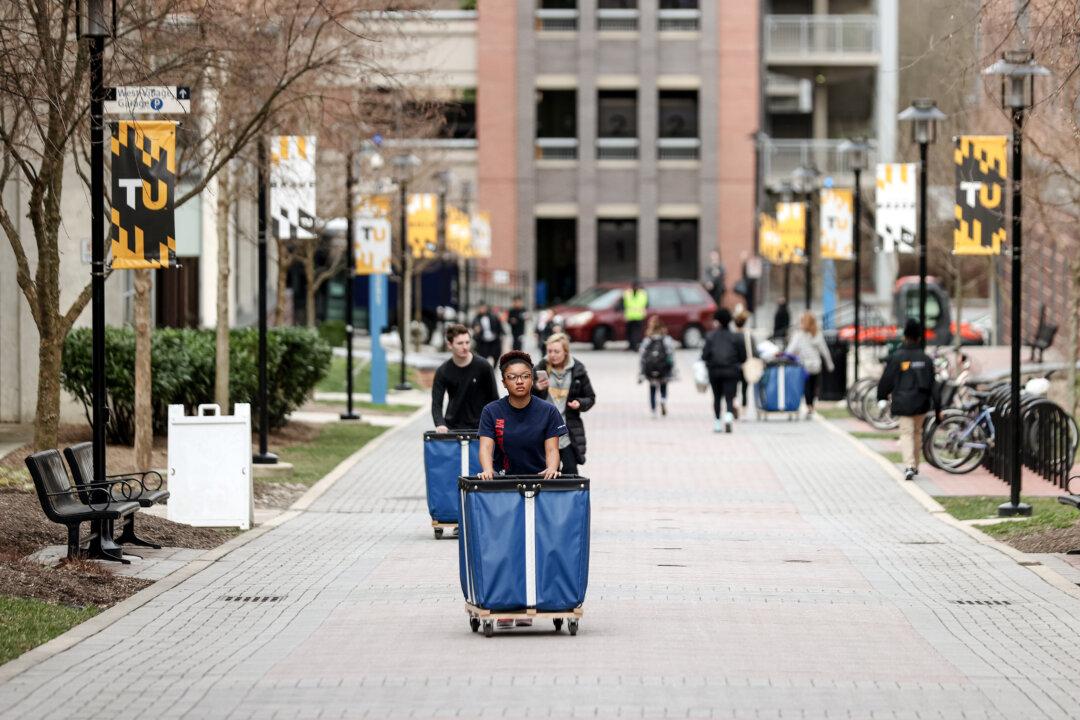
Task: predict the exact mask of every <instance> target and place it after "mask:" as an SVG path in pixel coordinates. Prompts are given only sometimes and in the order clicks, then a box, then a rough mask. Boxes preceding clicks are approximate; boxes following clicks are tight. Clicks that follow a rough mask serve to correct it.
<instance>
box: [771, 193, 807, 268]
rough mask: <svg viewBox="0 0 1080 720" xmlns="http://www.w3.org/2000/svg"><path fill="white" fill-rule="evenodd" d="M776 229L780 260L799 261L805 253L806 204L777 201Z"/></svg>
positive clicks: (786, 261)
mask: <svg viewBox="0 0 1080 720" xmlns="http://www.w3.org/2000/svg"><path fill="white" fill-rule="evenodd" d="M776 229H777V232H779V233H780V262H782V263H794V264H798V263H801V262H802V261H803V255H805V254H806V205H804V204H803V203H801V202H782V203H777V204H776Z"/></svg>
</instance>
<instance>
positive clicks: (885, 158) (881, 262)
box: [874, 0, 900, 304]
mask: <svg viewBox="0 0 1080 720" xmlns="http://www.w3.org/2000/svg"><path fill="white" fill-rule="evenodd" d="M899 5H900V3H899V0H878V3H877V8H878V37H879V43H880V49H881V61H880V63H879V64H878V73H877V118H876V123H875V124H876V126H877V127H876V130H877V146H878V162H895V160H896V113H897V102H898V100H897V96H898V94H899V77H900V51H899V38H898V33H899V27H900V25H899ZM896 273H897V258H896V256H895V255H887V254H885V253H878V255H877V262H876V263H875V264H874V287H875V291H876V293H875V294H876V296H877V301H878V302H879V303H882V304H888V303H889V302H890V301H891V299H892V291H893V285H894V284H895V282H896Z"/></svg>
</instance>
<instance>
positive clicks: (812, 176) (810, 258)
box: [791, 164, 821, 312]
mask: <svg viewBox="0 0 1080 720" xmlns="http://www.w3.org/2000/svg"><path fill="white" fill-rule="evenodd" d="M820 177H821V173H820V172H819V171H818V169H817V168H816V167H815V166H814V165H813V164H810V165H800V166H799V167H797V168H795V170H794V171H793V172H792V173H791V185H792V188H793V189H794V191H795V194H796V195H799V196H801V197H803V198H805V200H806V215H805V221H806V238H805V241H804V242H803V246H804V248H805V249H804V251H803V255H804V258H805V260H806V281H805V287H806V311H807V312H810V308H811V304H812V303H813V298H814V268H813V264H814V223H813V209H812V205H813V198H814V193H815V192H816V191H817V186H818V179H819V178H820Z"/></svg>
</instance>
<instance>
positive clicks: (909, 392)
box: [877, 343, 937, 417]
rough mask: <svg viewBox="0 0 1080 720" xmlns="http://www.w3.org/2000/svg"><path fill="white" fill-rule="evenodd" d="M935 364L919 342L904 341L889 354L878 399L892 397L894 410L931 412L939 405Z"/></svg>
mask: <svg viewBox="0 0 1080 720" xmlns="http://www.w3.org/2000/svg"><path fill="white" fill-rule="evenodd" d="M934 390H935V384H934V363H933V361H932V360H931V359H930V357H929V356H928V355H927V354H926V353H925V352H924V351H923V350H922V348H920V347H919V346H917V345H909V344H907V343H904V344H903V345H901V346H900V347H899V348H897V349H896V352H894V353H893V354H892V355H890V356H889V361H888V362H887V363H886V364H885V372H884V373H882V374H881V380H879V381H878V387H877V397H878V400H887V399H889V398H890V397H891V398H892V408H891V409H890V412H891V413H892V414H893V415H895V416H900V417H911V416H913V415H922V414H924V413H928V412H930V410H931V409H932V408H934V407H935V406H936V405H937V396H936V394H935V392H934Z"/></svg>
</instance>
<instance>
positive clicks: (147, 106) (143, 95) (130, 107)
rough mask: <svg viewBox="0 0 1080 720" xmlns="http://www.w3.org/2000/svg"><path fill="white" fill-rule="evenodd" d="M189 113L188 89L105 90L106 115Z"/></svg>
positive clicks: (126, 88) (131, 87)
mask: <svg viewBox="0 0 1080 720" xmlns="http://www.w3.org/2000/svg"><path fill="white" fill-rule="evenodd" d="M189 112H191V88H189V87H185V86H169V85H148V86H144V87H138V86H126V87H110V88H105V114H106V115H123V116H128V115H168V114H176V113H189Z"/></svg>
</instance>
